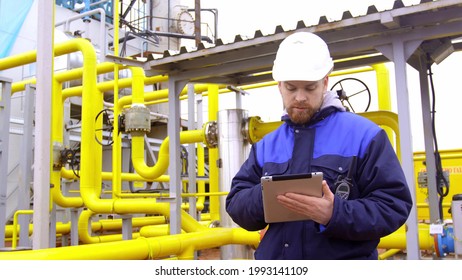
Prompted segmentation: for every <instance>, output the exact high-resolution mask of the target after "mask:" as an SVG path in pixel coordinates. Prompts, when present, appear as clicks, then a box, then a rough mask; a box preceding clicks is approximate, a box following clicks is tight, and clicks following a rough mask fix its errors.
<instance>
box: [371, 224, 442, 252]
mask: <svg viewBox="0 0 462 280" xmlns="http://www.w3.org/2000/svg"><path fill="white" fill-rule="evenodd" d="M418 228H419V248H420V249H421V250H434V249H435V248H434V244H435V241H434V238H433V236H432V235H430V225H428V224H419V226H418ZM378 248H382V249H401V250H405V249H406V227H405V226H402V227H401V228H399V229H398V230H397V231H395V232H393V233H392V234H390V235H388V236H385V237H383V238H382V239H380V243H379V245H378Z"/></svg>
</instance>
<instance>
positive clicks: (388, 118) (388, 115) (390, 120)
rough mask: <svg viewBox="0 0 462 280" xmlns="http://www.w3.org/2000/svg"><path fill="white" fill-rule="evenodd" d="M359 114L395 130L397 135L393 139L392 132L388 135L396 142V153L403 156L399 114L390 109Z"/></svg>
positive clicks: (391, 140)
mask: <svg viewBox="0 0 462 280" xmlns="http://www.w3.org/2000/svg"><path fill="white" fill-rule="evenodd" d="M358 115H361V116H363V117H366V118H368V119H369V120H371V121H373V122H375V123H376V124H377V125H380V126H386V127H388V128H390V129H392V130H393V132H395V136H396V137H395V139H393V137H392V135H391V133H388V137H389V140H390V142H391V143H392V144H396V154H397V155H398V158H401V145H400V134H399V123H398V115H397V114H396V113H393V112H390V111H376V112H363V113H359V114H358Z"/></svg>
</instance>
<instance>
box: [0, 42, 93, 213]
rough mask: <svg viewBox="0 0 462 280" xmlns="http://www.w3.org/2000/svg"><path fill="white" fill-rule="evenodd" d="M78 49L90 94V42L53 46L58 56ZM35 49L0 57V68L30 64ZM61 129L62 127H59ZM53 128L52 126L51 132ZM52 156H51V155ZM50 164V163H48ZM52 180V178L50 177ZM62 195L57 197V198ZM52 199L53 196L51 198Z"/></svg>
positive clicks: (91, 50) (91, 60)
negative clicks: (81, 55) (82, 58)
mask: <svg viewBox="0 0 462 280" xmlns="http://www.w3.org/2000/svg"><path fill="white" fill-rule="evenodd" d="M76 51H80V52H82V54H83V57H84V62H83V80H84V81H85V83H84V85H83V91H84V92H86V95H89V94H91V92H92V91H93V89H95V88H96V83H94V82H92V80H93V81H96V54H95V51H94V49H93V46H92V45H91V43H90V42H89V41H87V40H85V39H81V38H79V39H74V40H70V41H66V42H63V43H60V44H56V45H55V48H54V55H55V56H60V55H63V54H68V53H72V52H76ZM36 58H37V51H36V50H33V51H28V52H24V53H21V54H18V55H13V56H9V57H7V58H3V59H0V70H5V69H9V68H14V67H18V66H21V65H26V64H30V63H33V62H35V61H36ZM56 88H57V86H56V84H55V86H54V88H53V90H54V91H55V90H56ZM53 107H56V106H53ZM61 129H62V128H61ZM54 130H55V129H53V128H52V132H53V131H54ZM52 158H53V157H52ZM50 165H51V163H50ZM51 180H53V178H51ZM60 198H62V197H57V199H58V200H59V199H60ZM53 199H54V198H53ZM50 202H51V200H50ZM76 204H78V205H81V204H80V201H77V202H76Z"/></svg>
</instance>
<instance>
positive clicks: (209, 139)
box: [203, 121, 218, 148]
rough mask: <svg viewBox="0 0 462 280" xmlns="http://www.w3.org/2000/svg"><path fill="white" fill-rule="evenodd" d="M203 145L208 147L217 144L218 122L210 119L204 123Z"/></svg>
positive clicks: (213, 146) (214, 146)
mask: <svg viewBox="0 0 462 280" xmlns="http://www.w3.org/2000/svg"><path fill="white" fill-rule="evenodd" d="M203 128H204V135H205V145H206V146H207V147H209V148H216V147H217V146H218V123H217V122H216V121H210V122H207V123H206V124H204V127H203Z"/></svg>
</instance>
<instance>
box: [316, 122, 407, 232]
mask: <svg viewBox="0 0 462 280" xmlns="http://www.w3.org/2000/svg"><path fill="white" fill-rule="evenodd" d="M355 181H356V182H355V184H356V186H357V187H358V188H359V191H360V197H359V198H358V199H353V200H342V199H340V198H339V197H337V196H336V197H335V201H334V211H333V216H332V219H331V221H330V222H329V224H328V225H327V227H326V229H325V231H324V232H323V233H324V234H327V235H329V236H332V237H336V238H342V239H348V240H368V239H369V240H370V239H379V238H381V237H383V236H386V235H388V234H391V233H392V232H394V231H396V230H397V229H398V228H399V227H400V226H402V225H403V224H404V223H405V222H406V220H407V218H408V216H409V213H410V210H411V208H412V198H411V193H410V191H409V187H408V185H407V182H406V178H405V176H404V172H403V170H402V168H401V164H400V162H399V160H398V158H397V156H396V153H395V151H394V149H393V147H392V146H391V144H390V142H389V140H388V137H387V135H386V133H385V132H384V131H381V132H379V133H378V134H377V135H376V136H375V137H374V138H373V139H372V141H371V142H370V143H369V145H368V147H367V150H366V153H365V154H364V156H363V157H362V158H361V159H360V160H359V162H358V166H357V172H356V174H355Z"/></svg>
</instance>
